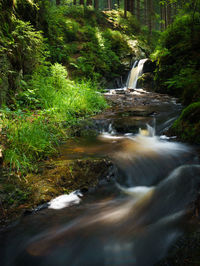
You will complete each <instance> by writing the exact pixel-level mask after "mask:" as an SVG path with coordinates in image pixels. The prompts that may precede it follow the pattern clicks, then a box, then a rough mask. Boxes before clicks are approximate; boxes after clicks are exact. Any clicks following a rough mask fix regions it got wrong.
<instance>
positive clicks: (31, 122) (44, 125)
mask: <svg viewBox="0 0 200 266" xmlns="http://www.w3.org/2000/svg"><path fill="white" fill-rule="evenodd" d="M67 75H68V73H67V71H66V69H65V67H63V66H62V65H60V64H58V63H56V64H54V65H50V66H41V67H40V68H39V69H38V70H37V71H36V72H35V73H34V74H33V77H32V79H31V80H30V81H28V82H27V83H25V85H24V90H23V91H21V92H20V93H18V95H16V102H15V106H16V107H15V109H16V111H11V110H10V109H8V108H4V109H2V110H1V112H2V114H3V116H2V127H3V134H6V138H7V142H6V149H5V151H4V162H5V164H9V165H10V169H15V170H16V171H18V172H21V173H23V172H27V171H30V170H31V171H33V170H35V168H36V166H37V162H38V161H40V160H41V159H42V158H45V157H47V156H48V155H50V154H52V153H54V152H56V149H55V145H56V144H58V140H59V139H60V138H64V137H66V133H65V130H64V128H65V127H66V126H71V125H73V124H74V123H77V122H78V118H79V117H81V116H87V115H88V114H92V113H95V112H98V111H100V110H101V109H102V108H105V107H106V103H105V100H104V98H103V97H102V96H101V95H100V94H99V93H97V91H96V90H95V84H93V83H92V82H90V81H87V82H86V81H85V82H84V81H82V82H79V83H75V82H72V81H70V80H68V79H67ZM19 108H23V109H24V111H22V110H21V109H19ZM38 109H41V111H38ZM30 110H31V111H30Z"/></svg>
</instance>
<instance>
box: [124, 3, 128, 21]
mask: <svg viewBox="0 0 200 266" xmlns="http://www.w3.org/2000/svg"><path fill="white" fill-rule="evenodd" d="M124 17H125V18H127V0H124Z"/></svg>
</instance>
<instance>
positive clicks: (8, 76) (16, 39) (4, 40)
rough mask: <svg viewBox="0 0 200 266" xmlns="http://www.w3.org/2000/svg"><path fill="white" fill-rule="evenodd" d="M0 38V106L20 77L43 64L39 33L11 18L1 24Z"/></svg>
mask: <svg viewBox="0 0 200 266" xmlns="http://www.w3.org/2000/svg"><path fill="white" fill-rule="evenodd" d="M0 36H1V40H0V65H1V66H2V67H1V70H0V79H1V80H2V83H1V84H0V89H1V92H0V98H1V99H0V100H1V101H0V104H1V103H3V102H5V101H6V98H8V96H10V97H12V96H13V95H14V92H15V91H16V90H17V89H18V88H19V83H20V80H21V79H22V77H23V75H25V74H31V73H32V72H33V70H34V69H35V68H36V67H37V66H38V65H39V64H41V63H42V62H43V60H44V58H45V56H46V52H45V46H44V39H43V37H42V34H41V32H39V31H36V30H35V29H34V28H33V26H31V25H30V23H29V22H24V21H22V20H19V19H17V18H16V17H15V16H12V17H11V18H10V21H9V22H7V21H4V22H3V23H2V24H1V26H0Z"/></svg>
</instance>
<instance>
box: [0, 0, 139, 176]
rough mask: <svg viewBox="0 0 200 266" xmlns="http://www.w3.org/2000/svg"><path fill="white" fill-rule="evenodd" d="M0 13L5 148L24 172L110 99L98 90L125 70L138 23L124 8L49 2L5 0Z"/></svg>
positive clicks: (13, 164)
mask: <svg viewBox="0 0 200 266" xmlns="http://www.w3.org/2000/svg"><path fill="white" fill-rule="evenodd" d="M0 15H1V20H2V24H1V25H0V37H1V38H0V39H1V40H0V66H1V70H0V104H1V118H0V122H1V128H2V138H1V142H2V144H1V148H2V149H3V158H4V165H5V166H9V168H10V171H13V170H14V171H15V172H17V173H18V175H24V174H26V173H27V171H35V170H37V165H38V162H39V161H40V160H42V159H44V158H47V157H48V156H49V155H50V154H53V153H55V152H56V148H55V147H56V145H58V143H59V140H60V139H63V138H64V139H66V138H67V137H68V135H69V130H68V129H69V128H70V127H72V126H74V125H77V123H79V121H80V120H81V118H84V117H87V116H88V115H91V114H94V113H97V112H99V111H100V110H101V109H103V108H105V107H106V106H107V104H106V103H105V100H104V98H103V97H102V96H101V95H100V94H99V92H97V89H98V88H99V87H102V86H103V84H104V85H105V83H106V82H108V81H110V80H113V78H114V77H117V76H121V75H122V74H123V73H126V68H127V66H126V65H124V64H123V63H122V61H123V59H124V58H127V56H128V60H129V61H130V59H131V57H132V56H133V55H135V51H134V49H135V48H134V47H135V46H134V47H133V45H132V44H131V39H132V38H135V34H138V33H139V32H140V27H139V24H138V23H137V22H136V20H135V18H134V17H133V16H132V15H130V14H128V18H127V19H124V17H123V12H122V11H116V10H113V11H109V12H99V11H97V10H95V9H94V8H92V7H84V6H73V5H59V6H57V5H55V4H51V3H50V1H23V0H18V1H6V2H4V3H2V2H0Z"/></svg>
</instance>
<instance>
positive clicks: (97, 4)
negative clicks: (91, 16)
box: [94, 0, 99, 10]
mask: <svg viewBox="0 0 200 266" xmlns="http://www.w3.org/2000/svg"><path fill="white" fill-rule="evenodd" d="M94 8H95V9H96V10H98V9H99V0H94Z"/></svg>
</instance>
